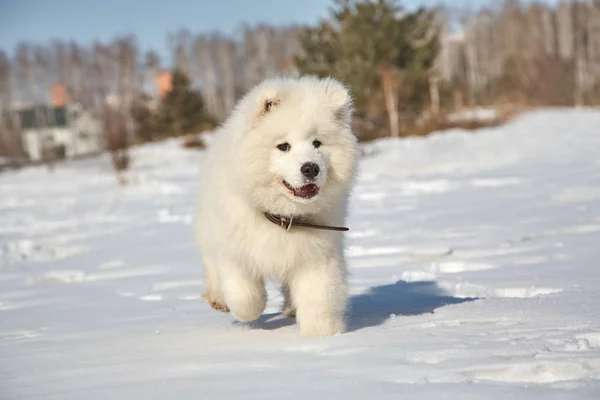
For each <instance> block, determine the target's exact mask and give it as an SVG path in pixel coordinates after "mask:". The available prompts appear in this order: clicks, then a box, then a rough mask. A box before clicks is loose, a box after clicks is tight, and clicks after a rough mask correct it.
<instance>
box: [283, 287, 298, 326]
mask: <svg viewBox="0 0 600 400" xmlns="http://www.w3.org/2000/svg"><path fill="white" fill-rule="evenodd" d="M281 294H282V295H283V310H282V311H281V313H282V314H283V315H284V316H285V317H288V318H296V307H294V303H293V302H292V293H291V292H290V286H289V285H288V284H287V283H283V285H282V286H281Z"/></svg>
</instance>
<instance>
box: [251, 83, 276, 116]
mask: <svg viewBox="0 0 600 400" xmlns="http://www.w3.org/2000/svg"><path fill="white" fill-rule="evenodd" d="M280 101H281V93H278V92H277V90H275V89H273V88H267V89H265V90H263V91H262V92H261V93H260V94H259V95H258V97H257V100H256V104H255V107H256V112H255V115H256V117H261V116H263V115H265V114H267V113H269V112H270V111H271V110H273V109H274V108H275V107H277V106H278V105H279V103H280Z"/></svg>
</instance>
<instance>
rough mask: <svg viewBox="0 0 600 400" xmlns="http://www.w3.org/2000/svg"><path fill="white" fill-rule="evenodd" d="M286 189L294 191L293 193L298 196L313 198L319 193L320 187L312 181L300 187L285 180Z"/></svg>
mask: <svg viewBox="0 0 600 400" xmlns="http://www.w3.org/2000/svg"><path fill="white" fill-rule="evenodd" d="M283 184H284V185H285V187H286V189H287V190H289V191H290V192H292V194H293V195H294V196H296V197H302V198H303V199H311V198H313V197H315V196H316V195H317V194H319V187H318V186H317V185H315V184H314V183H310V184H308V185H304V186H301V187H299V188H294V187H293V186H292V185H290V184H289V183H287V182H286V181H283Z"/></svg>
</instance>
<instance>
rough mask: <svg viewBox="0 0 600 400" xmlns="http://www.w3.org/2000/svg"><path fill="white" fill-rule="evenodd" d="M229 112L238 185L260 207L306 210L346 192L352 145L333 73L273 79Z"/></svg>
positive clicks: (346, 97)
mask: <svg viewBox="0 0 600 400" xmlns="http://www.w3.org/2000/svg"><path fill="white" fill-rule="evenodd" d="M235 115H237V117H238V120H237V123H236V125H237V126H238V127H241V129H239V128H238V129H237V132H238V136H237V137H236V139H235V140H236V141H237V142H238V143H237V144H236V146H237V145H239V157H238V158H237V159H238V160H240V164H239V165H237V166H236V167H235V170H236V171H237V175H238V179H239V180H238V184H239V185H240V187H241V188H242V189H243V190H244V191H245V193H244V195H245V196H247V197H248V198H249V199H250V200H251V201H252V202H253V204H254V205H255V206H256V207H257V208H259V209H261V210H262V211H268V212H272V213H275V214H283V215H301V214H311V213H316V212H319V211H322V210H323V209H327V208H329V207H331V206H333V205H334V204H335V203H336V202H338V201H339V200H340V199H339V197H340V196H346V194H347V191H348V189H349V185H350V183H351V180H352V178H353V175H354V172H355V168H356V162H357V149H356V137H355V136H354V134H353V133H352V131H351V127H350V124H351V118H352V99H351V97H350V94H349V92H348V90H347V89H346V88H345V87H344V86H343V85H342V84H341V83H339V82H337V81H335V80H333V79H318V78H314V77H303V78H299V79H283V78H282V79H272V80H267V81H265V82H263V83H262V84H261V85H259V86H258V87H256V88H255V89H254V90H252V91H251V92H249V93H248V94H247V95H246V96H245V97H244V98H243V99H242V100H241V101H240V103H239V105H238V107H237V109H236V111H235Z"/></svg>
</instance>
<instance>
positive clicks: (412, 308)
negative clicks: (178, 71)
mask: <svg viewBox="0 0 600 400" xmlns="http://www.w3.org/2000/svg"><path fill="white" fill-rule="evenodd" d="M598 127H600V112H598V111H594V110H585V109H584V110H559V109H550V110H541V111H536V112H532V113H528V114H525V115H523V116H521V117H519V118H517V119H516V120H514V121H513V122H511V123H509V124H507V125H505V126H502V127H499V128H491V129H482V130H479V131H477V132H465V131H460V130H454V131H448V132H441V133H438V134H435V135H432V136H430V137H427V138H415V139H405V140H397V141H394V140H382V141H379V142H375V143H372V144H369V145H366V146H365V149H364V150H365V152H364V153H365V154H366V156H365V157H364V158H363V160H362V162H361V171H360V177H359V180H358V183H357V187H356V190H355V191H354V193H353V196H352V201H351V209H350V218H349V221H348V225H349V227H350V229H351V231H350V232H349V233H348V235H347V255H348V263H349V268H350V271H351V287H350V291H351V300H350V303H351V311H350V312H349V328H350V329H349V332H347V333H344V334H342V335H339V336H335V337H327V338H317V339H300V338H298V335H297V333H298V332H297V328H296V326H295V325H294V324H293V320H289V319H286V318H282V317H280V316H278V314H277V311H278V309H279V307H280V306H281V302H282V299H281V296H280V295H279V294H278V292H277V290H276V286H275V285H273V284H270V285H269V287H268V291H269V295H270V299H269V304H268V306H267V310H266V311H265V315H263V317H261V319H260V320H259V321H256V322H255V323H252V324H248V325H246V324H240V323H236V322H233V320H232V318H231V316H230V315H228V314H221V313H217V312H215V311H212V310H211V309H210V308H209V307H208V306H207V305H206V304H204V303H203V301H202V299H201V298H200V294H201V292H202V286H203V282H202V274H201V261H200V255H199V254H198V251H197V249H196V247H195V245H194V243H193V239H192V234H191V228H190V223H191V219H192V216H193V212H194V199H195V193H196V190H197V186H198V185H197V181H196V177H197V176H198V167H197V165H198V162H199V161H200V160H201V158H202V156H203V154H202V152H197V151H193V150H185V149H183V148H181V146H180V144H179V142H178V141H175V140H173V141H168V142H165V143H160V144H152V145H147V146H144V147H142V148H139V149H136V151H135V153H134V155H133V160H134V166H133V170H132V171H131V172H130V173H129V174H128V178H129V180H130V184H129V185H128V186H126V187H119V186H118V185H117V183H116V179H115V177H114V176H113V175H112V174H111V172H110V168H109V165H110V163H109V160H108V158H97V159H93V160H87V161H76V162H72V163H68V164H64V165H60V166H57V167H56V170H55V171H54V172H48V171H47V170H46V169H44V168H42V167H35V168H27V169H23V170H20V171H14V172H7V173H3V174H1V175H0V398H1V399H3V400H4V399H7V400H8V399H22V400H26V399H60V400H65V399H82V398H85V399H131V398H139V399H165V398H168V399H192V398H193V399H197V398H203V399H204V398H219V399H242V398H243V399H253V398H257V399H258V398H260V399H265V398H277V399H279V398H298V399H305V398H311V397H312V398H344V399H365V398H377V399H397V398H407V399H413V398H419V399H442V398H444V399H453V398H460V399H482V398H483V399H505V398H509V397H514V398H523V399H529V398H539V397H543V398H545V399H565V398H568V399H597V398H599V394H600V381H599V379H600V291H599V290H598V287H600V272H599V271H600V269H599V259H600V156H599V155H598V154H599V153H600V129H598Z"/></svg>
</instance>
